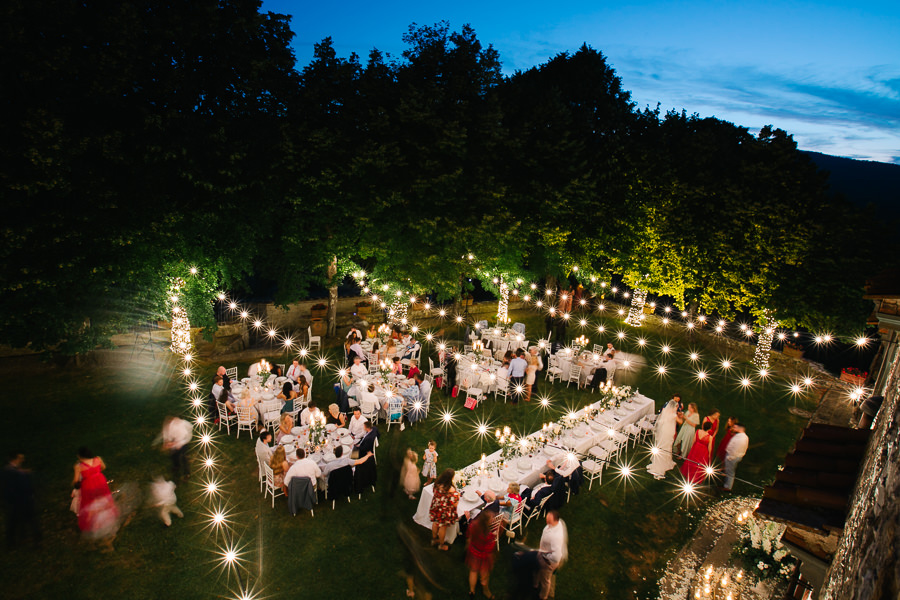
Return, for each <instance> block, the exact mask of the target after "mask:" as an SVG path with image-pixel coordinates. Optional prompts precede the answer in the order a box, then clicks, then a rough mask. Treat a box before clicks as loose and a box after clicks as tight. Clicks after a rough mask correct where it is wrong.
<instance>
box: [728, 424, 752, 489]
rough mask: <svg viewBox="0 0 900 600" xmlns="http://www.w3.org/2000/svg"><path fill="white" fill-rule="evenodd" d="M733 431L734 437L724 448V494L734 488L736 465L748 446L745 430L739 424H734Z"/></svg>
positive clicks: (748, 441) (748, 439) (748, 440)
mask: <svg viewBox="0 0 900 600" xmlns="http://www.w3.org/2000/svg"><path fill="white" fill-rule="evenodd" d="M733 429H734V435H733V436H731V439H730V440H729V441H728V446H727V447H726V448H725V484H724V485H723V486H722V490H723V491H725V492H730V491H731V488H732V487H733V486H734V472H735V470H736V469H737V466H738V463H739V462H741V460H743V458H744V455H745V454H747V447H748V446H749V445H750V438H749V437H747V430H746V429H745V428H744V426H743V425H742V424H741V423H739V422H738V423H735V424H734V426H733Z"/></svg>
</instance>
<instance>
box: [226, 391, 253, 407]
mask: <svg viewBox="0 0 900 600" xmlns="http://www.w3.org/2000/svg"><path fill="white" fill-rule="evenodd" d="M232 400H233V405H232V407H231V410H232V411H234V410H235V409H236V407H238V406H240V407H242V408H253V407H254V406H256V400H255V399H254V398H253V396H251V395H250V390H248V389H247V388H244V389H243V391H242V392H241V397H240V398H238V399H236V400H235V399H234V397H233V396H232ZM226 406H227V404H226Z"/></svg>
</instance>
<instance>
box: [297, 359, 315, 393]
mask: <svg viewBox="0 0 900 600" xmlns="http://www.w3.org/2000/svg"><path fill="white" fill-rule="evenodd" d="M300 375H301V376H302V377H303V379H305V380H306V383H307V385H312V382H313V374H312V373H310V371H309V369H307V368H306V365H304V364H303V363H300ZM297 381H300V378H299V377H298V378H297ZM301 395H302V394H301Z"/></svg>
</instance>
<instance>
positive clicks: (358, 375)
mask: <svg viewBox="0 0 900 600" xmlns="http://www.w3.org/2000/svg"><path fill="white" fill-rule="evenodd" d="M350 374H351V375H353V379H354V380H359V379H363V378H364V377H365V376H366V375H368V374H369V369H368V368H366V365H364V364H363V361H362V358H361V357H360V356H354V357H353V365H352V366H351V367H350Z"/></svg>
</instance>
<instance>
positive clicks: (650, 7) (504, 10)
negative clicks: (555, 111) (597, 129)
mask: <svg viewBox="0 0 900 600" xmlns="http://www.w3.org/2000/svg"><path fill="white" fill-rule="evenodd" d="M263 10H270V11H273V12H279V13H284V14H289V15H292V17H293V19H292V23H291V27H292V29H293V31H294V33H295V34H296V37H295V38H294V41H293V46H294V50H295V52H296V55H297V64H298V69H299V68H302V67H303V66H304V65H306V64H307V63H308V62H309V61H310V59H311V57H312V50H313V44H314V43H316V42H318V41H320V40H322V38H324V37H326V36H331V37H332V38H333V39H334V43H335V48H336V50H337V51H338V53H339V54H340V55H342V56H347V55H349V54H350V53H351V52H356V53H357V54H359V55H361V56H362V57H363V58H365V56H366V55H367V54H368V51H369V50H370V49H372V48H373V47H375V48H378V49H379V50H382V51H384V52H387V53H390V54H392V55H394V56H397V57H399V55H400V53H401V52H402V51H403V49H404V44H403V41H402V39H401V38H402V36H403V34H404V33H405V32H406V31H407V29H408V27H409V25H410V23H418V24H420V25H431V24H434V23H436V22H438V21H441V20H447V21H449V22H450V26H451V28H452V29H459V27H461V26H462V25H463V24H465V23H470V24H472V26H473V27H474V28H475V32H476V34H477V35H478V38H479V39H480V40H481V41H482V42H484V43H486V44H487V43H490V44H493V45H494V47H495V48H496V49H497V51H498V52H499V53H500V58H501V60H502V61H503V67H504V71H505V72H506V73H507V74H511V73H513V72H515V71H516V70H519V69H527V68H529V67H532V66H534V65H538V64H541V63H543V62H546V60H547V59H548V58H550V57H551V56H553V55H555V54H557V53H560V52H566V51H574V50H577V49H578V47H579V46H580V45H581V44H582V43H584V42H587V43H588V44H589V45H591V46H592V47H594V48H595V49H597V50H600V51H601V52H603V54H604V55H605V56H606V57H607V59H608V60H609V62H610V64H611V65H612V67H613V68H615V70H616V72H617V74H618V75H619V76H620V77H621V78H622V80H623V85H624V87H625V89H627V90H631V92H632V94H633V98H634V100H635V101H636V102H637V104H638V106H640V107H644V106H647V105H649V106H651V107H655V106H656V104H657V103H659V104H660V105H661V109H662V110H663V111H666V110H669V109H677V110H681V109H685V110H687V112H688V113H694V112H696V113H698V114H700V115H701V116H715V117H718V118H720V119H724V120H726V121H731V122H734V123H736V124H739V125H743V126H745V127H748V128H750V130H751V131H753V132H756V131H757V130H758V129H759V128H760V127H761V126H762V125H766V124H772V125H774V126H776V127H780V128H782V129H785V130H787V131H788V132H789V133H791V134H793V136H794V139H795V140H797V142H798V144H799V146H800V148H802V149H804V150H815V151H818V152H824V153H827V154H834V155H838V156H847V157H851V158H859V159H866V160H878V161H882V162H893V163H897V164H900V3H898V2H897V1H896V0H893V1H890V2H883V1H875V2H865V3H851V2H834V1H817V2H783V1H782V2H774V1H773V2H759V1H747V2H742V3H740V4H738V3H736V2H734V3H732V2H699V1H690V2H677V3H676V2H659V1H656V2H652V1H650V2H640V3H637V2H625V1H623V2H617V3H615V4H612V3H606V2H602V1H595V2H585V1H581V0H574V1H569V2H565V3H563V2H546V1H544V2H534V1H531V0H522V1H519V2H515V3H513V2H500V1H496V0H495V1H494V2H484V1H482V2H470V1H458V2H454V3H442V4H437V3H427V2H379V3H376V2H358V1H356V0H350V1H346V2H339V3H319V2H317V3H313V2H301V1H300V0H264V2H263Z"/></svg>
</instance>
